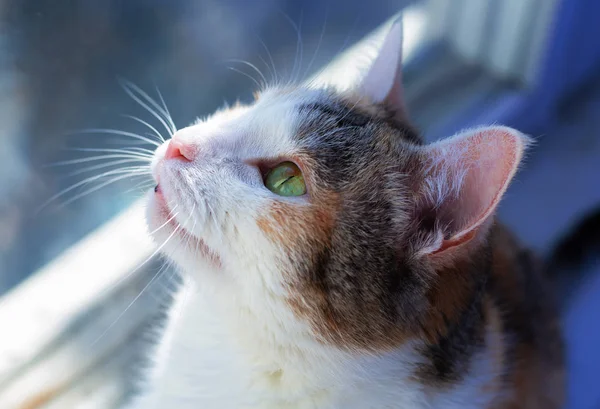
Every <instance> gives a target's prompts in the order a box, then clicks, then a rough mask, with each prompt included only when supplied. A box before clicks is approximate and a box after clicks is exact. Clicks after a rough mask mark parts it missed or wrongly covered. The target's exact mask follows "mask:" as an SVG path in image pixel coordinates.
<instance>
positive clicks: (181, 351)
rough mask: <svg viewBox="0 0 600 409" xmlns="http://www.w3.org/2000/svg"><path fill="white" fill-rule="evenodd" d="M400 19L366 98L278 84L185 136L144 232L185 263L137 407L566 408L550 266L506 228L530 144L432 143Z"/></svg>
mask: <svg viewBox="0 0 600 409" xmlns="http://www.w3.org/2000/svg"><path fill="white" fill-rule="evenodd" d="M401 45H402V24H401V22H400V21H396V22H395V23H394V24H393V25H392V27H391V29H390V30H389V32H388V33H387V35H386V37H385V39H384V41H383V43H382V46H381V47H380V49H379V52H378V55H377V56H376V57H375V59H374V61H373V62H372V64H371V66H370V68H369V69H368V70H367V71H366V74H365V75H364V77H363V78H362V80H361V81H360V82H359V84H357V85H356V86H355V87H354V88H353V89H351V90H347V91H338V90H333V89H328V88H322V89H321V88H316V87H309V86H304V85H301V86H293V85H284V86H278V87H272V88H267V89H266V90H263V91H261V92H260V93H259V94H258V95H257V97H256V100H255V101H254V102H253V103H252V104H249V105H241V104H238V105H236V106H234V107H232V108H228V109H223V110H221V111H218V112H216V113H215V114H213V115H212V116H210V117H208V118H206V119H204V120H199V121H198V122H197V123H195V124H193V125H191V126H189V127H187V128H185V129H182V130H179V131H177V133H176V134H175V135H174V136H173V137H172V139H170V140H169V141H167V142H166V143H165V144H163V145H162V146H161V147H159V148H158V149H157V150H156V153H155V155H154V159H153V162H152V165H151V168H152V174H153V177H154V178H155V181H156V188H155V189H154V191H152V192H149V198H148V208H147V219H148V224H149V228H150V230H151V231H153V236H154V238H155V240H156V241H157V243H158V244H159V245H161V249H162V251H163V253H164V254H165V255H166V256H167V257H168V258H169V259H170V260H171V261H173V262H174V263H175V264H176V265H177V267H178V268H179V269H180V270H181V272H182V275H183V277H184V278H183V280H184V284H183V286H182V288H181V290H180V291H179V292H178V294H177V295H176V301H175V303H174V305H173V306H172V310H171V315H170V318H169V322H168V325H167V328H166V330H165V332H164V337H163V338H162V340H161V342H160V343H159V345H158V347H157V349H156V352H155V354H154V355H153V360H154V362H155V366H154V368H153V371H152V373H151V374H150V375H149V376H148V379H147V382H146V384H145V385H144V387H143V388H142V392H141V394H140V395H139V396H137V397H136V398H134V400H133V402H131V403H130V404H129V405H130V406H128V407H129V408H135V409H142V408H143V409H158V408H160V409H165V408H166V409H174V408H177V409H191V408H194V409H198V408H202V409H211V408H219V409H222V408H228V409H229V408H231V409H235V408H260V409H267V408H278V409H283V408H289V409H292V408H293V409H304V408H307V409H308V408H314V409H337V408H344V409H358V408H360V409H368V408H372V409H383V408H398V409H404V408H410V409H419V408H432V409H439V408H444V409H454V408H460V409H469V408H490V409H492V408H493V409H508V408H511V409H518V408H528V409H536V408H539V409H542V408H543V409H554V408H560V407H562V404H563V400H564V394H565V381H564V357H563V355H564V354H563V345H562V337H561V331H560V325H559V320H558V314H557V312H556V308H555V306H554V303H553V301H552V299H553V298H552V292H551V291H550V287H549V283H548V282H547V279H546V278H545V276H544V274H543V271H542V270H543V269H542V267H541V266H542V264H541V263H539V262H538V260H537V259H536V257H535V255H533V254H532V253H531V252H529V251H528V250H527V249H525V248H523V247H522V246H521V245H520V244H519V243H518V242H517V240H516V239H515V238H514V237H513V236H512V235H511V233H510V232H509V231H507V229H505V228H504V227H503V226H502V224H500V223H499V222H497V221H496V220H495V218H494V213H495V209H496V208H497V206H498V203H499V202H500V200H501V198H502V195H503V193H504V192H505V190H506V188H507V186H508V185H509V183H510V181H511V179H512V178H513V176H514V175H515V173H516V171H517V169H518V167H519V164H520V162H521V161H522V158H523V156H524V154H525V151H526V149H527V147H528V145H530V139H529V138H528V137H527V136H525V135H523V134H522V133H520V132H518V131H516V130H514V129H511V128H507V127H503V126H491V127H481V128H476V129H469V130H465V131H463V132H461V133H459V134H457V135H454V136H452V137H449V138H447V139H443V140H441V141H438V142H435V143H432V144H425V143H424V141H423V139H422V137H421V136H420V134H419V133H418V131H417V130H416V129H415V128H414V127H413V126H412V125H411V124H410V122H409V120H408V115H407V110H406V107H405V103H404V101H403V98H402V85H401V84H402V70H401V66H402V64H401V63H402V58H401V54H402V52H401Z"/></svg>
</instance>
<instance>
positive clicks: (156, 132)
mask: <svg viewBox="0 0 600 409" xmlns="http://www.w3.org/2000/svg"><path fill="white" fill-rule="evenodd" d="M122 116H123V117H125V118H129V119H133V120H134V121H137V122H139V123H141V124H142V125H144V126H146V127H148V128H150V130H151V131H152V132H154V133H152V134H150V135H152V136H158V139H159V140H160V141H161V142H164V141H165V138H163V136H162V134H161V133H160V132H158V129H156V128H155V127H153V126H152V125H150V124H149V123H148V122H146V121H144V120H143V119H140V118H138V117H137V116H133V115H128V114H123V115H122Z"/></svg>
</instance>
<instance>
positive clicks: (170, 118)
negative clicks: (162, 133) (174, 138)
mask: <svg viewBox="0 0 600 409" xmlns="http://www.w3.org/2000/svg"><path fill="white" fill-rule="evenodd" d="M155 88H156V93H157V94H158V98H159V99H160V103H161V104H162V106H163V108H164V109H165V113H166V117H167V120H168V121H169V123H170V124H171V127H172V128H173V133H175V132H177V127H176V126H175V122H173V117H172V116H171V113H170V112H169V108H167V104H166V103H165V99H164V98H163V96H162V93H161V92H160V90H159V89H158V87H155Z"/></svg>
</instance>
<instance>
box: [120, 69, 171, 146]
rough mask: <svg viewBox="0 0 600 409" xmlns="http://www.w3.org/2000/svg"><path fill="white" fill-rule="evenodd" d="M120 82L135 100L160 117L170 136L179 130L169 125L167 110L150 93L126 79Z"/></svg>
mask: <svg viewBox="0 0 600 409" xmlns="http://www.w3.org/2000/svg"><path fill="white" fill-rule="evenodd" d="M120 83H121V86H122V87H123V89H124V90H125V92H126V93H127V94H128V95H129V96H130V97H131V98H132V99H133V100H134V101H135V102H137V103H138V104H140V105H141V106H142V107H143V108H145V109H146V110H147V111H148V112H149V113H151V114H152V115H153V116H154V117H155V118H156V119H158V121H159V122H160V123H161V124H162V125H163V126H164V127H165V129H166V130H167V133H168V134H169V136H170V135H173V134H174V133H175V132H177V129H175V128H171V127H170V126H169V125H167V122H165V119H167V113H166V112H165V110H164V109H163V108H161V107H160V105H158V104H157V103H156V101H154V100H153V99H152V98H150V96H149V95H148V94H146V93H145V92H144V91H142V89H141V88H140V87H138V86H137V85H135V84H134V83H132V82H129V81H126V80H120ZM133 91H135V92H136V93H137V94H138V95H139V97H138V95H136V94H135V93H134V92H133ZM141 98H144V99H145V100H146V102H147V103H146V102H144V101H142V99H141ZM148 104H150V105H152V107H154V109H156V111H155V110H154V109H152V108H150V106H148Z"/></svg>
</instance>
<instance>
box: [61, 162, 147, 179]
mask: <svg viewBox="0 0 600 409" xmlns="http://www.w3.org/2000/svg"><path fill="white" fill-rule="evenodd" d="M140 161H141V159H121V160H114V161H110V162H106V163H100V164H98V165H93V166H87V167H85V168H83V169H77V170H74V171H73V172H70V173H69V174H68V175H67V176H75V175H80V174H82V173H87V172H91V171H94V170H98V169H104V168H108V167H111V166H116V165H124V164H126V163H137V162H140ZM136 167H137V166H136ZM119 169H129V167H125V168H122V167H120V168H119Z"/></svg>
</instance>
